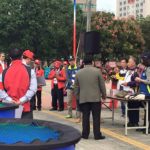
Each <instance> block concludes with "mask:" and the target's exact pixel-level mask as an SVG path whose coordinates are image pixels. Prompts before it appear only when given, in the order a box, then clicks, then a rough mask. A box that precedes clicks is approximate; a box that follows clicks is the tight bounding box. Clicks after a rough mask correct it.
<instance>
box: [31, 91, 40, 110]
mask: <svg viewBox="0 0 150 150" xmlns="http://www.w3.org/2000/svg"><path fill="white" fill-rule="evenodd" d="M41 96H42V91H37V92H36V94H35V95H34V96H33V97H32V99H31V108H32V110H35V109H36V106H37V108H38V109H41ZM36 104H37V105H36Z"/></svg>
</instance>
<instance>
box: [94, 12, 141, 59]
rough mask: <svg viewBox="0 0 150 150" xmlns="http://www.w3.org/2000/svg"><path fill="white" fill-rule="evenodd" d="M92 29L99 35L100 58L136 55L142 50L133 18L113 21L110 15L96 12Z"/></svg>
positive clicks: (138, 28) (138, 32)
mask: <svg viewBox="0 0 150 150" xmlns="http://www.w3.org/2000/svg"><path fill="white" fill-rule="evenodd" d="M92 29H93V30H97V31H98V32H99V33H100V48H101V53H102V58H105V59H106V56H107V59H109V58H110V59H112V58H118V57H121V56H127V55H138V54H139V53H140V52H141V51H142V50H143V49H144V39H143V37H142V33H141V29H140V26H139V24H138V23H137V21H135V20H134V19H133V18H129V19H115V17H114V14H112V13H106V12H96V13H95V14H94V15H93V16H92Z"/></svg>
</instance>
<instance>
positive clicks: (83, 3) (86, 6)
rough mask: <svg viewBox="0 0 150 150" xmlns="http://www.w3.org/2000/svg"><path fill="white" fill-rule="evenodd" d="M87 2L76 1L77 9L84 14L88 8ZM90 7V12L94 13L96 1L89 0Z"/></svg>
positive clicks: (85, 0)
mask: <svg viewBox="0 0 150 150" xmlns="http://www.w3.org/2000/svg"><path fill="white" fill-rule="evenodd" d="M72 1H73V0H72ZM88 1H89V0H76V2H77V5H79V7H80V8H81V9H82V10H83V12H84V13H86V12H87V10H88V8H89V7H88ZM90 7H91V12H96V0H91V4H90Z"/></svg>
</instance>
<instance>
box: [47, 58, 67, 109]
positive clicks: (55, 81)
mask: <svg viewBox="0 0 150 150" xmlns="http://www.w3.org/2000/svg"><path fill="white" fill-rule="evenodd" d="M48 78H49V79H50V80H52V81H51V88H52V90H51V93H52V108H51V109H50V110H52V111H53V110H57V100H58V101H59V109H58V111H63V110H64V94H63V89H64V87H65V81H66V73H65V70H64V69H63V68H62V67H61V62H60V61H55V62H54V69H53V70H51V72H50V74H49V76H48Z"/></svg>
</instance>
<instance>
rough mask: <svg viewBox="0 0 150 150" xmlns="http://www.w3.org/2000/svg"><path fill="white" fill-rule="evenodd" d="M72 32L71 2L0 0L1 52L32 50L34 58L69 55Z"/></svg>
mask: <svg viewBox="0 0 150 150" xmlns="http://www.w3.org/2000/svg"><path fill="white" fill-rule="evenodd" d="M77 13H78V15H77V21H78V22H77V29H80V28H83V26H81V23H80V22H81V20H82V17H83V15H82V11H81V10H80V9H79V7H77ZM72 28H73V3H72V2H71V1H70V0H59V1H56V0H13V1H9V0H0V49H1V50H4V51H7V50H8V49H10V48H12V47H20V48H22V49H31V50H33V51H34V52H35V54H36V55H37V57H44V56H47V57H56V56H64V55H68V54H70V53H71V54H72ZM77 31H79V30H77ZM77 35H79V33H78V34H77Z"/></svg>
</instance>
